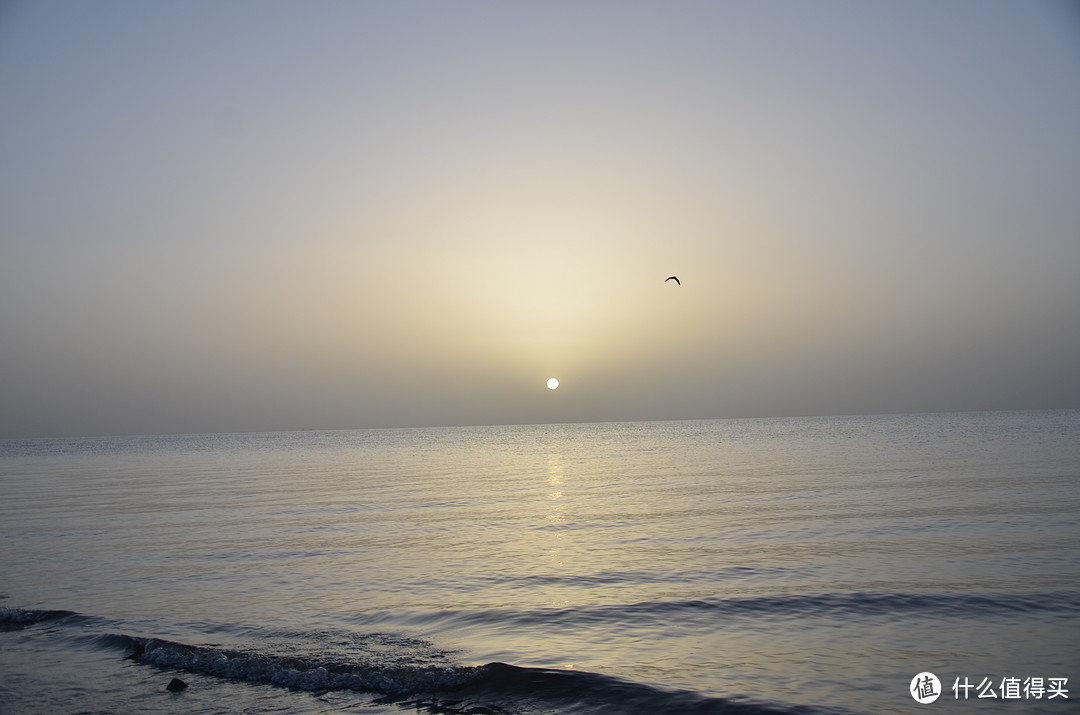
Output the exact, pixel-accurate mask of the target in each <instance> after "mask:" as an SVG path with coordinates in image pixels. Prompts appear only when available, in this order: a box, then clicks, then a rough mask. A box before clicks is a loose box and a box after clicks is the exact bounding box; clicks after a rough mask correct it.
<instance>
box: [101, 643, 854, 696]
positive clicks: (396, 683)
mask: <svg viewBox="0 0 1080 715" xmlns="http://www.w3.org/2000/svg"><path fill="white" fill-rule="evenodd" d="M99 642H101V643H103V644H109V645H111V646H113V647H119V648H122V649H124V650H127V651H129V654H128V655H127V657H128V658H130V659H132V660H135V661H137V662H139V663H144V664H150V665H155V666H158V667H161V668H166V669H172V670H181V671H185V672H188V673H196V674H200V675H208V676H214V677H218V678H227V679H234V680H245V681H249V682H256V683H268V684H272V685H277V686H281V687H288V688H295V689H298V690H307V691H328V690H354V691H360V692H365V693H378V694H381V695H382V696H384V697H383V698H382V699H381V702H384V703H398V704H400V705H403V706H407V707H412V708H416V709H417V710H427V711H428V712H432V713H462V714H467V713H474V714H477V715H478V714H480V713H501V712H552V711H555V712H563V713H574V714H575V715H592V714H593V713H597V714H599V713H624V714H625V715H639V714H640V715H645V714H646V713H649V714H653V713H665V712H670V713H675V712H677V713H686V714H687V715H784V714H803V715H814V714H821V713H825V712H836V711H825V710H821V709H818V708H813V707H810V706H806V705H795V706H790V707H781V706H773V705H768V704H761V703H752V702H740V701H739V700H737V699H728V698H716V697H708V696H704V695H700V694H698V693H694V692H690V691H674V690H664V689H661V688H657V687H654V686H651V685H647V684H644V683H635V682H630V681H626V680H623V679H620V678H615V677H612V676H608V675H603V674H600V673H589V672H583V671H563V670H551V669H546V668H524V667H519V666H514V665H508V664H506V663H488V664H487V665H478V666H453V665H430V664H429V665H403V664H400V663H382V662H377V661H372V662H367V663H357V662H355V661H350V660H341V659H334V658H326V657H318V656H294V655H283V654H280V653H273V652H259V651H242V650H232V649H225V648H219V647H215V646H197V645H188V644H185V643H178V642H175V641H170V640H165V639H160V638H138V637H132V636H126V635H109V636H105V637H103V638H101V639H100V641H99Z"/></svg>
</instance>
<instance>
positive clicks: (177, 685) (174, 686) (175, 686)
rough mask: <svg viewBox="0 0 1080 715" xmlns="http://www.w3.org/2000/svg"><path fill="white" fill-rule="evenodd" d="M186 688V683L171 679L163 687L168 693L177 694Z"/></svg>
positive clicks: (178, 679)
mask: <svg viewBox="0 0 1080 715" xmlns="http://www.w3.org/2000/svg"><path fill="white" fill-rule="evenodd" d="M186 687H187V683H185V682H184V681H183V680H180V678H173V679H172V680H170V681H169V684H168V685H166V686H165V689H166V690H168V691H169V692H170V693H179V692H180V691H181V690H183V689H184V688H186Z"/></svg>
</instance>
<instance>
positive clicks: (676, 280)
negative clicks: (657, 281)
mask: <svg viewBox="0 0 1080 715" xmlns="http://www.w3.org/2000/svg"><path fill="white" fill-rule="evenodd" d="M668 281H675V282H676V283H678V284H679V285H682V283H681V282H680V281H679V279H678V278H676V277H675V276H669V277H667V278H665V279H664V282H665V283H667V282H668Z"/></svg>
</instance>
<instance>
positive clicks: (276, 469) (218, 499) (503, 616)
mask: <svg viewBox="0 0 1080 715" xmlns="http://www.w3.org/2000/svg"><path fill="white" fill-rule="evenodd" d="M0 489H2V490H3V494H4V499H3V500H2V502H0V544H2V547H3V551H2V553H3V557H2V558H0V673H2V674H3V677H2V678H0V712H3V713H7V712H11V713H24V712H25V713H38V712H41V713H52V712H81V713H99V712H100V713H106V712H117V711H121V710H128V711H139V712H192V713H212V712H286V713H330V712H340V711H348V712H357V713H373V714H378V715H385V714H388V713H401V712H417V711H419V712H428V713H475V714H479V713H519V714H521V715H532V714H534V713H581V714H585V713H657V712H671V713H695V712H697V713H742V714H745V715H755V714H758V715H760V714H763V713H836V714H839V713H909V712H915V711H918V710H919V709H920V708H930V709H931V710H936V711H939V712H946V711H947V712H955V713H974V712H986V711H987V710H991V711H994V712H997V711H1000V712H1024V713H1065V712H1076V708H1077V705H1076V703H1077V699H1078V697H1080V695H1078V693H1077V692H1076V689H1075V686H1076V684H1077V680H1076V678H1078V677H1080V651H1078V650H1077V648H1076V643H1077V642H1080V410H1076V409H1066V410H1035V411H993V412H963V413H919V414H899V415H848V416H828V417H774V418H748V419H714V420H664V421H649V422H589V423H574V424H538V425H498V426H464V427H401V428H381V429H357V430H303V431H288V432H246V433H209V434H174V435H127V436H112V437H110V436H99V437H86V438H74V437H67V438H64V437H52V438H12V439H3V440H0ZM928 674H929V675H932V676H933V679H930V678H927V677H926V676H927V675H928ZM174 678H175V679H178V680H181V681H183V682H184V684H186V686H187V687H186V688H182V689H175V690H172V691H170V690H168V689H167V688H166V686H167V685H169V684H170V682H172V680H173V679H174ZM920 699H923V700H926V701H930V700H936V702H935V703H934V704H933V705H922V704H920V701H919V700H920Z"/></svg>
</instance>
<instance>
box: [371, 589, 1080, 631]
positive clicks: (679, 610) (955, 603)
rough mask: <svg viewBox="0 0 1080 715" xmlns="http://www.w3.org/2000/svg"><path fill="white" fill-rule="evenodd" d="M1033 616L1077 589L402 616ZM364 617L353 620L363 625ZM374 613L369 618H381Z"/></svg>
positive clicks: (568, 619)
mask: <svg viewBox="0 0 1080 715" xmlns="http://www.w3.org/2000/svg"><path fill="white" fill-rule="evenodd" d="M1034 613H1061V614H1077V613H1080V592H1077V591H1055V592H1037V593H1030V592H1029V593H978V594H977V593H894V592H854V593H820V594H794V595H771V596H751V597H744V598H722V599H721V598H714V599H710V598H704V599H690V600H675V601H667V600H664V601H642V602H638V603H632V604H618V605H596V606H574V607H572V608H563V609H548V610H516V609H509V608H508V609H488V610H483V611H478V610H440V611H436V612H417V613H413V614H394V615H395V618H400V617H402V616H404V619H405V620H406V622H410V623H412V624H415V625H425V626H426V625H431V624H433V623H454V624H460V625H470V624H490V623H494V622H498V623H504V624H508V625H510V626H520V627H528V626H533V625H543V626H546V627H551V626H567V627H572V626H581V625H585V624H589V623H608V622H628V621H632V622H633V623H635V624H638V625H665V624H670V623H674V622H677V623H682V624H684V625H688V624H691V623H693V622H695V621H697V620H703V621H705V622H710V621H711V620H712V619H715V618H716V617H725V618H739V617H745V618H754V619H758V620H761V619H790V618H806V617H824V618H832V617H837V618H852V617H878V618H908V617H934V618H942V617H945V618H965V619H969V618H974V619H977V618H984V617H995V616H998V617H1000V616H1006V617H1012V616H1016V615H1019V614H1034ZM367 618H368V617H367V616H361V617H360V618H359V619H358V620H361V621H362V620H366V619H367ZM379 619H380V616H378V615H376V616H375V617H374V618H373V619H372V620H375V621H378V620H379Z"/></svg>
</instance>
